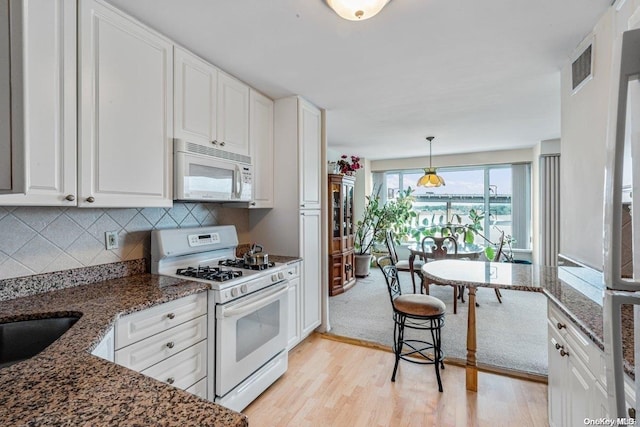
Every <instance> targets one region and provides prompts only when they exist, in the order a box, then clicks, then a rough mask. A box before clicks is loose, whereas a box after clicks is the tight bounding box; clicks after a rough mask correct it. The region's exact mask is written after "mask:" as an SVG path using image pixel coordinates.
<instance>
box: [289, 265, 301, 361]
mask: <svg viewBox="0 0 640 427" xmlns="http://www.w3.org/2000/svg"><path fill="white" fill-rule="evenodd" d="M301 264H302V263H300V262H297V263H295V264H294V265H292V266H291V267H289V268H287V272H286V275H287V277H288V279H289V295H288V298H289V299H288V301H289V313H288V314H289V323H288V332H287V350H291V349H292V348H293V347H295V346H296V345H297V344H298V343H299V342H300V337H301V330H302V323H301V319H300V266H301Z"/></svg>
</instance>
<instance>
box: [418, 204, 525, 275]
mask: <svg viewBox="0 0 640 427" xmlns="http://www.w3.org/2000/svg"><path fill="white" fill-rule="evenodd" d="M483 220H484V214H483V213H482V212H480V211H476V210H475V209H471V210H469V221H470V222H468V223H463V222H462V217H461V216H460V215H458V214H455V215H452V216H451V219H450V220H449V221H447V222H445V221H444V216H443V215H439V216H437V217H436V215H435V214H434V215H432V216H431V219H430V220H429V219H424V220H423V221H422V224H421V225H420V226H418V227H415V228H412V229H411V230H410V232H409V233H410V235H411V236H412V237H413V238H414V239H415V240H416V241H417V242H420V241H422V239H423V238H424V237H426V236H436V237H444V236H453V237H454V238H455V239H456V240H457V241H458V244H460V243H464V244H467V245H470V244H473V243H474V242H475V239H476V236H479V237H480V238H481V239H482V240H484V241H485V242H486V243H487V245H486V246H485V248H484V256H485V257H486V258H487V259H488V260H490V261H492V260H493V259H494V258H495V255H496V248H497V247H498V246H499V245H500V242H492V241H491V240H490V239H489V238H488V237H487V236H485V235H484V234H483V233H482V231H483V228H482V222H483ZM494 228H495V229H496V230H498V231H500V232H501V233H502V237H501V238H502V239H504V246H503V252H502V253H503V255H504V257H505V258H506V260H507V261H508V262H512V261H513V254H512V250H511V244H512V243H513V242H514V241H515V240H514V239H513V238H512V237H511V236H505V235H504V231H502V230H500V229H499V228H498V227H497V226H495V225H494Z"/></svg>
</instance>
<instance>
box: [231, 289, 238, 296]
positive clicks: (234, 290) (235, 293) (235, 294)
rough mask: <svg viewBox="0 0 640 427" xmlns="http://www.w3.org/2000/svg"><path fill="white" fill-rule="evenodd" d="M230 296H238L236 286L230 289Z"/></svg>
mask: <svg viewBox="0 0 640 427" xmlns="http://www.w3.org/2000/svg"><path fill="white" fill-rule="evenodd" d="M231 296H232V297H237V296H238V288H233V289H231Z"/></svg>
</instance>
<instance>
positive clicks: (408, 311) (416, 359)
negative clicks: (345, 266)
mask: <svg viewBox="0 0 640 427" xmlns="http://www.w3.org/2000/svg"><path fill="white" fill-rule="evenodd" d="M377 263H378V267H379V268H380V270H381V271H382V274H383V275H384V279H385V281H386V283H387V290H388V291H389V299H390V301H391V307H392V308H393V322H394V329H393V353H394V354H395V359H396V360H395V364H394V366H393V374H392V375H391V381H392V382H394V381H395V380H396V373H397V372H398V364H399V363H400V359H402V360H406V361H408V362H411V363H417V364H420V365H434V366H435V369H436V379H437V380H438V390H439V391H440V392H442V380H441V378H440V369H444V355H443V353H442V341H441V336H442V326H443V325H444V312H445V310H446V306H445V305H444V303H443V302H442V301H441V300H439V299H438V298H435V297H432V296H430V295H422V294H416V293H413V294H405V295H403V294H402V288H401V286H400V278H399V276H398V268H397V266H396V265H395V264H393V262H392V259H391V257H389V256H384V257H381V258H379V259H378V261H377ZM406 328H408V329H414V330H422V331H428V333H429V334H430V337H431V341H429V340H428V339H429V335H427V336H426V337H425V338H423V339H413V338H411V339H406V338H405V336H404V332H405V329H406Z"/></svg>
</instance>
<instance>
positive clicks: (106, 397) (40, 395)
mask: <svg viewBox="0 0 640 427" xmlns="http://www.w3.org/2000/svg"><path fill="white" fill-rule="evenodd" d="M206 289H207V285H206V284H203V283H198V282H190V281H186V280H180V279H172V278H167V277H161V276H156V275H151V274H138V275H135V276H130V277H124V278H119V279H112V280H108V281H104V282H100V283H94V284H88V285H81V286H75V287H69V288H66V289H60V290H55V291H51V292H46V293H40V294H36V295H30V296H25V297H21V298H15V299H8V300H5V301H0V322H6V321H10V320H24V319H32V318H40V317H46V316H50V315H52V314H53V315H56V314H62V313H77V314H82V317H81V318H80V320H78V322H77V323H76V324H75V325H74V326H73V327H72V328H71V329H69V331H67V333H65V334H64V335H63V336H62V337H61V338H60V339H59V340H58V341H56V342H55V343H53V344H52V345H51V346H49V347H48V348H47V349H46V350H45V351H43V352H42V353H40V354H39V355H37V356H35V357H33V358H32V359H29V360H27V361H24V362H20V363H17V364H15V365H12V366H10V367H8V368H6V369H2V370H0V384H1V386H0V420H2V422H1V423H2V425H29V426H62V425H64V426H72V425H73V426H76V425H91V426H97V425H105V426H106V425H108V426H114V425H154V426H156V425H158V426H160V425H162V426H195V425H197V426H214V425H215V426H247V425H248V421H247V418H246V417H245V416H244V415H242V414H239V413H237V412H234V411H231V410H229V409H227V408H224V407H223V406H220V405H217V404H215V403H212V402H208V401H206V400H203V399H200V398H198V397H196V396H194V395H192V394H190V393H187V392H185V391H182V390H179V389H176V388H174V387H171V386H169V385H166V384H163V383H161V382H159V381H156V380H154V379H152V378H149V377H146V376H144V375H142V374H139V373H137V372H134V371H132V370H129V369H126V368H124V367H122V366H119V365H116V364H114V363H110V362H108V361H106V360H103V359H100V358H98V357H95V356H92V355H91V354H90V352H91V351H92V350H93V348H95V346H96V345H97V344H98V343H99V341H100V340H101V339H102V337H103V336H104V334H105V333H106V332H107V331H108V330H109V328H110V327H111V326H112V325H113V324H114V322H115V320H116V318H117V317H118V316H119V315H121V314H127V313H131V312H135V311H139V310H143V309H145V308H148V307H151V306H153V305H157V304H160V303H164V302H167V301H171V300H174V299H177V298H180V297H183V296H187V295H190V294H193V293H197V292H204V291H206Z"/></svg>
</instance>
